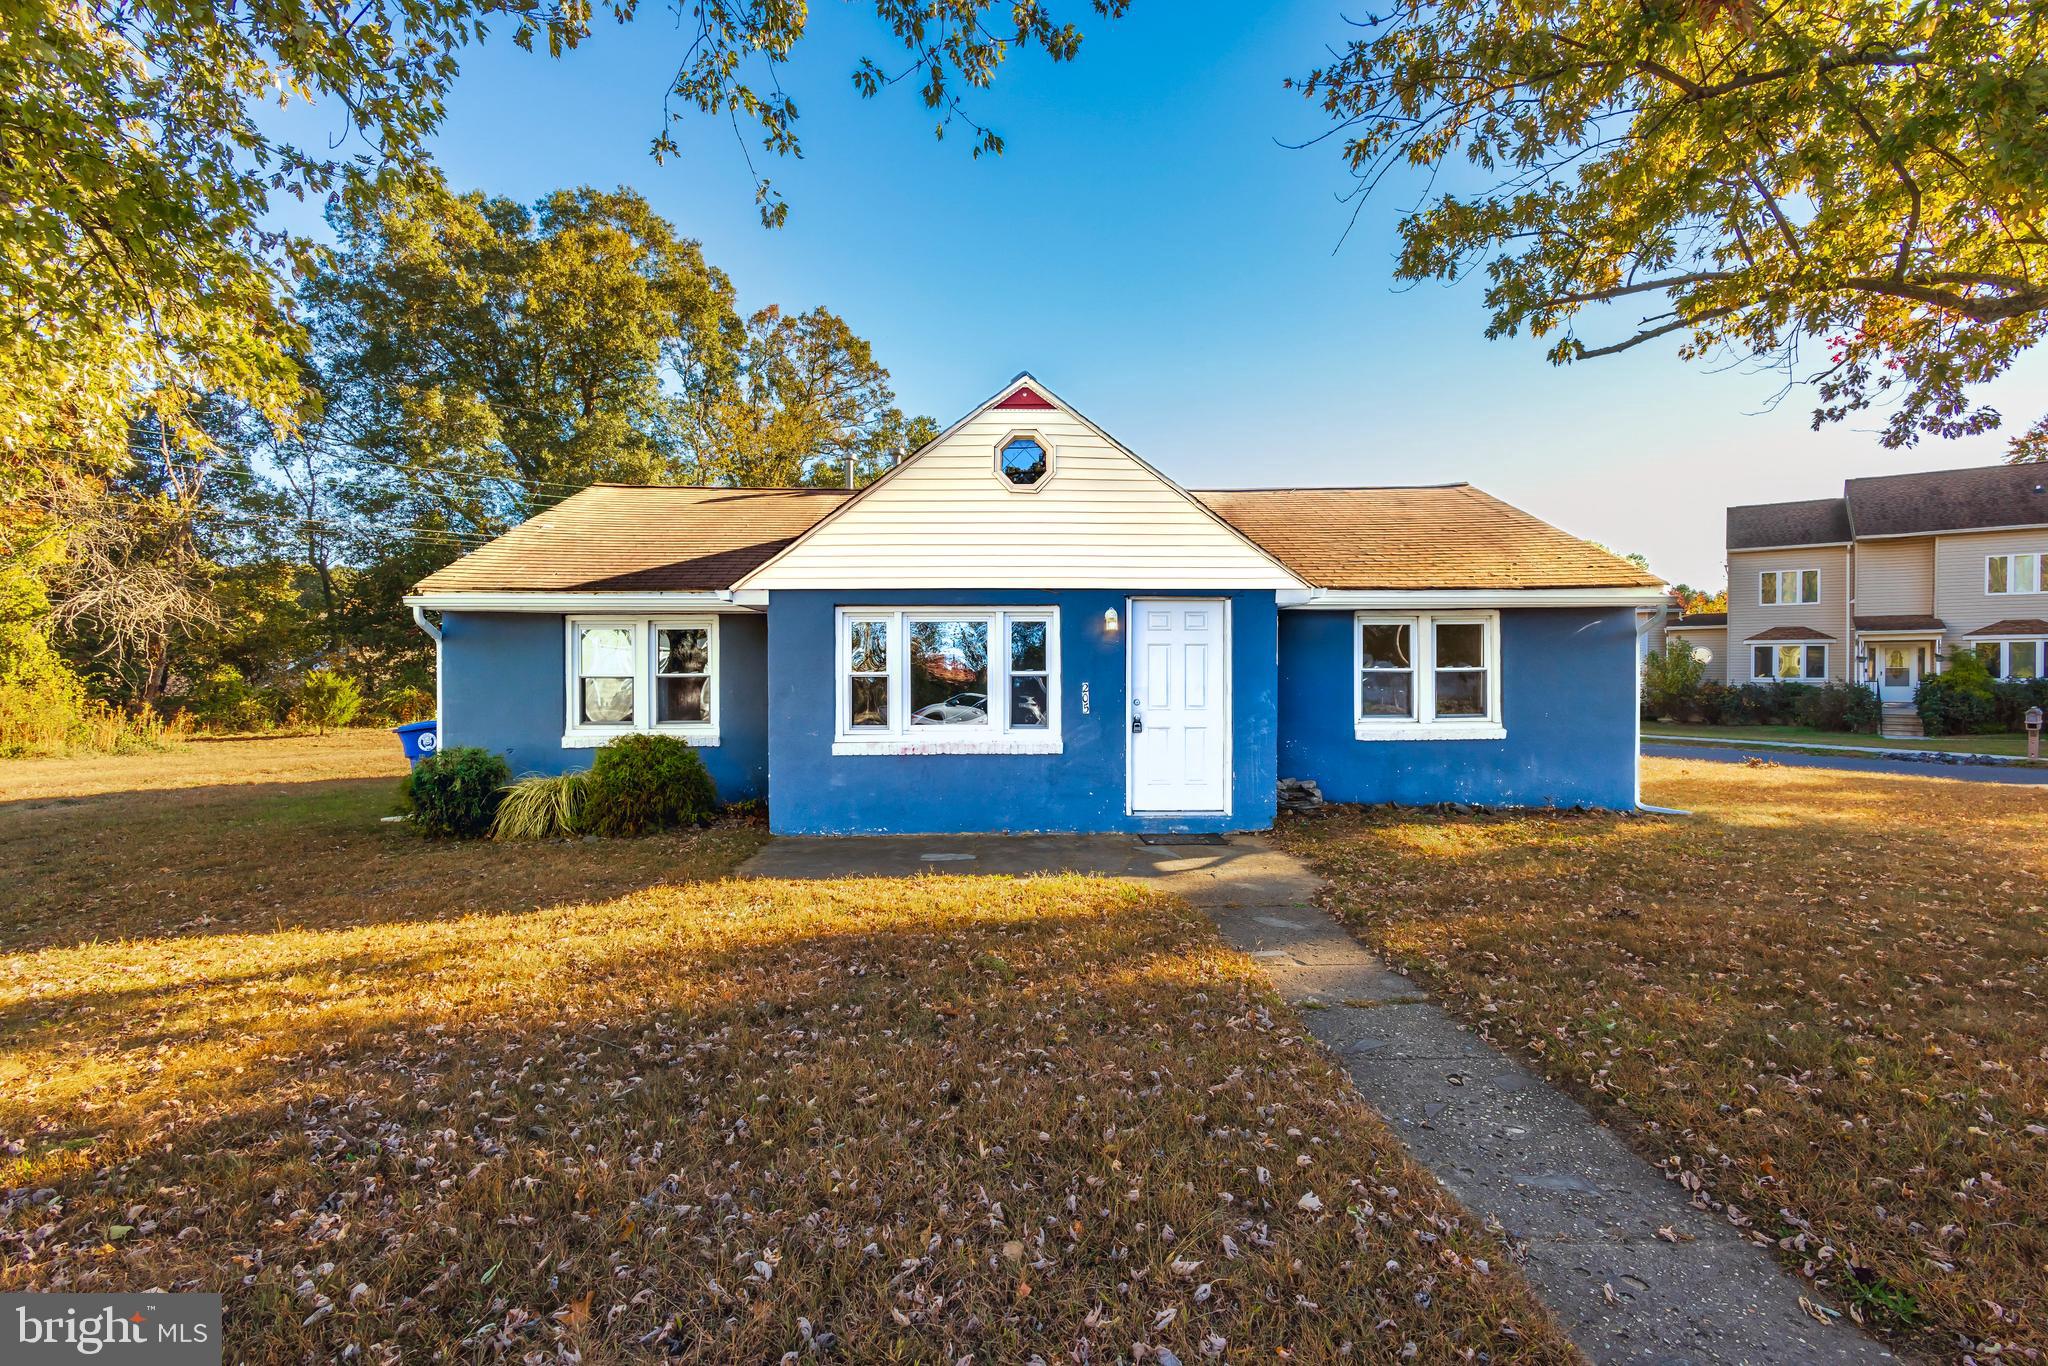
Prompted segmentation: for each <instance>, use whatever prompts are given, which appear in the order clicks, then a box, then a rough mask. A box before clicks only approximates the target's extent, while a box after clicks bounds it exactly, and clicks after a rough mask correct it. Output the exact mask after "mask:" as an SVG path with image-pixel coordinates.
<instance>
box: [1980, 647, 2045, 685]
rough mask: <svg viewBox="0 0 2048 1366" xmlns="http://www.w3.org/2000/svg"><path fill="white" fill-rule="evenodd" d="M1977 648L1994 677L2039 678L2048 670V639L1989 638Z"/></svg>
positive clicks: (1985, 665)
mask: <svg viewBox="0 0 2048 1366" xmlns="http://www.w3.org/2000/svg"><path fill="white" fill-rule="evenodd" d="M1975 649H1976V651H1977V656H1978V658H1980V659H1982V660H1983V661H1984V667H1985V668H1987V669H1989V670H1990V671H1991V676H1992V677H1993V678H2011V679H2023V678H2039V677H2041V676H2042V673H2043V671H2044V670H2048V640H1987V641H1982V642H1980V643H1978V644H1977V645H1976V646H1975Z"/></svg>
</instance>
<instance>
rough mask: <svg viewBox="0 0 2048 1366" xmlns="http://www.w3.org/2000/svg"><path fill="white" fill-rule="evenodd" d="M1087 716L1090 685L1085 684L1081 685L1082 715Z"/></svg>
mask: <svg viewBox="0 0 2048 1366" xmlns="http://www.w3.org/2000/svg"><path fill="white" fill-rule="evenodd" d="M1087 714H1088V685H1087V684H1086V683H1083V684H1082V685H1081V715H1083V716H1086V715H1087Z"/></svg>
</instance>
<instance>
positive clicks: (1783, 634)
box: [1749, 626, 1834, 640]
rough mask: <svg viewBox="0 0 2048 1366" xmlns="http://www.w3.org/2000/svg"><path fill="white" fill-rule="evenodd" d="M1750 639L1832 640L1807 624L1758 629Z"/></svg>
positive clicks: (1831, 637)
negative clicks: (1766, 629) (1764, 629)
mask: <svg viewBox="0 0 2048 1366" xmlns="http://www.w3.org/2000/svg"><path fill="white" fill-rule="evenodd" d="M1749 639H1750V640H1833V639H1834V637H1833V636H1831V635H1829V634H1828V633H1827V632H1826V631H1816V630H1814V629H1813V628H1811V627H1809V626H1773V627H1772V628H1771V629H1770V630H1768V631H1758V632H1757V633H1756V634H1755V635H1753V636H1750V637H1749Z"/></svg>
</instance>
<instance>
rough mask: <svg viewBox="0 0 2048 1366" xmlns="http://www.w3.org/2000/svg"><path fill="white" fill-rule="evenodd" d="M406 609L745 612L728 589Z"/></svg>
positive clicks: (476, 599)
mask: <svg viewBox="0 0 2048 1366" xmlns="http://www.w3.org/2000/svg"><path fill="white" fill-rule="evenodd" d="M404 602H405V605H406V606H408V607H410V608H412V609H413V611H414V613H415V614H417V613H418V612H419V611H420V609H422V608H433V609H434V610H436V611H440V612H546V613H550V614H559V613H563V612H744V611H748V610H751V609H749V608H748V607H746V606H743V605H741V604H739V603H736V602H735V601H734V600H733V594H732V591H731V590H730V589H718V590H713V591H706V592H683V591H672V592H652V593H515V592H476V593H468V592H443V593H413V594H409V595H407V597H406V598H405V599H404Z"/></svg>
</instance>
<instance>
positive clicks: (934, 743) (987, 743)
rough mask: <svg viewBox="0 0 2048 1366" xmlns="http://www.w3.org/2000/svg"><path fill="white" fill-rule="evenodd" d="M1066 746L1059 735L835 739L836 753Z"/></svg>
mask: <svg viewBox="0 0 2048 1366" xmlns="http://www.w3.org/2000/svg"><path fill="white" fill-rule="evenodd" d="M1064 750H1065V745H1064V744H1063V742H1062V741H1061V739H1060V737H1059V736H1057V735H1028V736H1027V735H983V736H947V737H946V738H944V739H939V738H937V737H934V738H932V739H929V740H927V739H923V738H912V737H910V736H903V735H891V736H888V737H886V738H872V739H871V738H867V737H863V738H861V739H857V740H853V739H848V738H846V737H845V736H841V737H840V738H838V739H836V740H834V741H833V742H832V752H833V753H834V754H842V755H851V754H1060V753H1063V752H1064Z"/></svg>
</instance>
